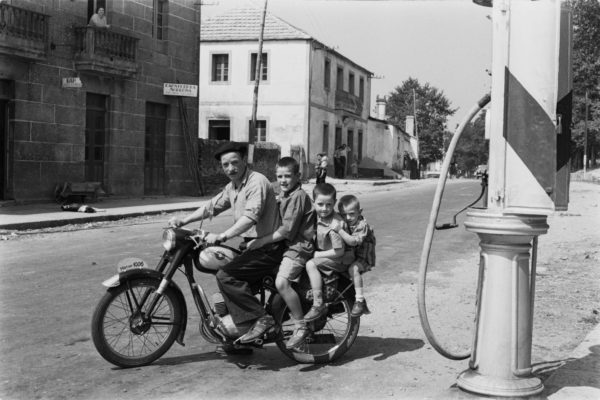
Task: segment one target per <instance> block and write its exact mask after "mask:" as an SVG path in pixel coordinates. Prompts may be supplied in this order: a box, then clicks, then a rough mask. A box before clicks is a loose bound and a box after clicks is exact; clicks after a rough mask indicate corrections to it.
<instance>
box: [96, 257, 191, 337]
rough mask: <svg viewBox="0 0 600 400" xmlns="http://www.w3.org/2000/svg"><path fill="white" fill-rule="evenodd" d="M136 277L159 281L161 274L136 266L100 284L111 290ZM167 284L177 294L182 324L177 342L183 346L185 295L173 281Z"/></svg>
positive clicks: (185, 310) (185, 323)
mask: <svg viewBox="0 0 600 400" xmlns="http://www.w3.org/2000/svg"><path fill="white" fill-rule="evenodd" d="M138 278H151V279H156V280H157V281H158V282H159V283H160V281H162V278H163V276H162V274H161V273H160V272H158V271H156V270H154V269H148V268H136V269H130V270H127V271H125V272H121V273H119V274H116V275H113V276H111V277H110V278H108V279H107V280H105V281H104V282H102V285H104V286H106V287H108V290H111V289H112V288H115V287H118V286H121V285H123V284H125V283H126V282H127V281H130V280H133V279H138ZM169 286H170V287H172V288H173V289H174V290H175V293H176V294H177V300H178V301H179V305H180V306H181V311H182V314H183V318H182V321H183V325H182V326H181V331H179V336H178V337H177V343H179V344H180V345H182V346H185V343H183V337H184V336H185V329H186V327H187V305H186V302H185V297H184V296H183V292H182V291H181V289H180V288H179V286H177V284H176V283H175V282H173V281H171V283H170V284H169Z"/></svg>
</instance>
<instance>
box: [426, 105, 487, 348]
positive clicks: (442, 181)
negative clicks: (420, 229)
mask: <svg viewBox="0 0 600 400" xmlns="http://www.w3.org/2000/svg"><path fill="white" fill-rule="evenodd" d="M490 99H491V96H490V94H489V93H488V94H486V95H485V96H483V97H482V98H481V99H480V100H479V101H478V102H477V104H476V105H474V106H473V107H472V108H471V109H470V110H469V113H468V114H467V116H466V117H465V118H464V119H463V120H462V122H461V124H460V125H459V127H458V128H457V129H456V132H454V135H453V136H452V140H451V141H450V145H449V146H448V150H447V151H446V156H445V157H444V162H443V163H442V170H441V172H440V178H439V180H438V183H437V187H436V189H435V195H434V197H433V205H432V206H431V214H430V215H429V223H428V224H427V230H426V232H425V241H424V242H423V251H422V252H421V261H420V264H419V288H418V297H417V303H418V305H419V318H420V319H421V326H422V327H423V331H424V332H425V336H426V337H427V340H428V341H429V343H430V344H431V346H433V348H434V349H436V350H437V352H438V353H440V354H441V355H443V356H444V357H446V358H449V359H451V360H464V359H466V358H469V356H470V355H471V353H470V352H469V353H464V354H454V353H451V352H449V351H447V350H446V349H444V348H443V347H442V346H441V345H440V344H439V343H438V341H437V340H436V338H435V335H434V334H433V331H432V330H431V326H430V325H429V319H428V318H427V306H426V304H425V282H426V278H427V264H428V262H429V254H430V252H431V243H432V241H433V232H434V230H435V224H436V222H437V217H438V214H439V211H440V204H441V202H442V195H443V194H444V187H445V185H446V176H447V175H448V169H449V168H450V161H451V160H452V156H453V155H454V150H455V149H456V144H457V143H458V139H460V135H461V134H462V132H463V130H464V129H465V127H466V126H467V124H468V123H469V122H470V121H471V119H472V118H473V117H474V116H475V115H476V114H477V113H478V112H479V111H480V110H481V109H482V108H483V107H485V105H486V104H487V103H489V102H490Z"/></svg>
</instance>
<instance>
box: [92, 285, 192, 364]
mask: <svg viewBox="0 0 600 400" xmlns="http://www.w3.org/2000/svg"><path fill="white" fill-rule="evenodd" d="M159 284H160V281H159V280H157V279H145V278H141V279H134V280H131V281H127V282H123V283H122V284H121V285H120V286H118V287H116V288H113V289H110V290H109V291H108V292H107V293H106V294H105V295H104V296H103V297H102V299H101V300H100V302H99V303H98V306H97V307H96V310H95V311H94V315H93V316H92V339H93V342H94V346H95V347H96V350H98V353H100V355H101V356H102V357H103V358H104V359H105V360H107V361H108V362H110V363H112V364H114V365H117V366H119V367H123V368H131V367H139V366H142V365H147V364H150V363H152V362H153V361H155V360H156V359H158V358H159V357H160V356H162V355H163V354H164V353H165V352H166V351H167V350H169V348H170V347H171V345H172V344H173V342H174V341H175V339H176V338H177V336H178V335H179V332H180V330H181V326H182V315H183V313H182V307H181V305H180V304H179V299H178V297H177V295H176V292H175V290H174V289H172V288H170V287H167V289H166V290H165V291H164V293H163V295H162V296H161V298H160V299H159V301H158V303H157V304H156V307H154V310H153V311H152V313H148V305H149V303H150V299H151V298H152V297H153V296H151V294H152V293H154V292H155V291H156V289H157V288H158V286H159Z"/></svg>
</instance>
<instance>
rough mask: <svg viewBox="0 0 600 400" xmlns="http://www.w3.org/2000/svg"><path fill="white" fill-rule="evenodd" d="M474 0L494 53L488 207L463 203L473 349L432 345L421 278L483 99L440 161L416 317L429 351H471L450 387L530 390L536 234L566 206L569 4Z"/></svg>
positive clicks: (536, 383) (511, 392) (537, 385)
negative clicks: (471, 249) (470, 243)
mask: <svg viewBox="0 0 600 400" xmlns="http://www.w3.org/2000/svg"><path fill="white" fill-rule="evenodd" d="M475 2H476V3H478V4H481V5H487V6H492V24H493V52H492V57H493V58H492V91H491V108H490V113H491V120H490V131H489V139H490V157H489V168H488V172H489V187H488V192H487V193H488V194H487V196H488V197H487V207H486V208H480V209H477V208H471V209H469V211H468V212H467V217H466V220H465V228H466V229H467V230H468V231H470V232H474V233H476V234H477V235H478V236H479V239H480V247H481V251H480V265H479V280H478V287H477V302H476V318H475V330H474V334H473V347H472V350H471V351H470V352H466V353H464V354H454V353H451V352H449V351H447V350H445V349H444V348H443V347H442V346H440V345H439V343H438V342H437V340H436V339H435V336H434V335H433V332H432V330H431V327H430V326H429V322H428V319H427V312H426V306H425V281H426V273H427V263H428V260H429V252H430V249H431V243H432V239H433V232H434V229H435V228H436V221H437V214H438V210H439V205H440V203H441V197H442V194H443V188H444V184H445V180H446V176H447V172H448V168H449V164H450V160H451V159H452V155H453V152H454V148H455V146H456V142H457V141H458V139H459V137H460V134H461V133H462V129H464V126H465V125H466V124H467V123H468V122H469V121H470V120H471V118H472V117H473V116H475V115H476V114H477V112H478V111H479V110H480V109H481V108H482V107H483V106H484V105H485V104H487V102H488V101H489V98H488V97H484V98H483V99H482V100H480V101H479V103H478V104H477V105H476V106H474V107H473V109H472V110H471V111H470V112H469V114H468V115H467V116H466V118H465V119H464V120H463V123H461V125H460V126H459V128H458V129H457V131H456V133H455V134H454V137H453V138H452V141H451V143H450V146H449V149H448V152H447V154H446V158H445V159H444V163H443V165H442V171H441V173H440V180H439V182H438V186H437V189H436V194H435V197H434V202H433V207H432V211H431V215H430V219H429V224H428V227H427V230H426V235H425V242H424V245H423V252H422V255H421V264H420V274H419V298H418V303H419V315H420V317H421V322H422V325H423V329H424V331H425V334H426V336H427V339H428V340H429V342H430V343H431V345H432V346H433V347H434V348H435V349H436V350H437V351H438V352H440V353H441V354H442V355H444V356H445V357H448V358H450V359H455V360H460V359H465V358H468V357H470V360H469V368H468V369H466V370H465V371H463V372H462V373H461V374H460V375H459V376H458V378H457V386H458V387H459V388H461V389H463V390H466V391H469V392H473V393H477V394H482V395H488V396H507V397H513V396H514V397H524V396H532V395H535V394H538V393H540V392H541V391H542V389H543V385H542V382H541V380H540V379H539V378H537V377H536V376H534V375H533V374H532V368H531V342H532V328H533V310H534V298H535V268H536V257H537V254H536V253H537V240H538V236H539V235H542V234H545V233H546V232H547V231H548V228H549V226H548V224H547V216H548V215H549V214H551V213H552V212H554V211H555V210H565V209H566V207H567V204H568V191H569V154H570V149H569V144H570V124H571V92H572V77H571V29H572V28H571V10H570V8H569V5H568V3H567V2H566V1H565V0H537V1H535V0H493V3H492V2H491V1H489V0H488V1H482V0H475ZM450 225H456V224H446V225H442V226H441V227H438V229H439V228H450V227H453V226H450Z"/></svg>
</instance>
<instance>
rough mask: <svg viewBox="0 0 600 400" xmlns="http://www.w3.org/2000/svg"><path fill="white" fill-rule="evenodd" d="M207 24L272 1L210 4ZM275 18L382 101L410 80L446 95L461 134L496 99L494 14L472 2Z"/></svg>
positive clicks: (297, 12) (382, 5)
mask: <svg viewBox="0 0 600 400" xmlns="http://www.w3.org/2000/svg"><path fill="white" fill-rule="evenodd" d="M203 4H204V5H203V6H202V19H205V18H209V17H211V16H213V15H216V14H220V13H222V12H224V11H226V10H227V9H230V8H238V7H255V8H260V9H262V7H263V6H264V0H203ZM267 10H268V11H269V12H270V13H272V14H274V15H276V16H278V17H280V18H282V19H283V20H285V21H287V22H289V23H291V24H292V25H294V26H296V27H297V28H300V29H302V30H303V31H305V32H307V33H308V34H310V35H311V36H313V37H314V38H316V39H318V40H319V41H321V42H323V43H324V44H326V45H327V46H330V47H333V48H335V49H336V51H338V52H339V53H341V54H343V55H344V56H346V57H348V58H350V59H351V60H353V61H355V62H356V63H358V64H359V65H361V66H363V67H365V68H366V69H368V70H369V71H371V72H373V73H374V77H373V79H372V81H371V106H372V107H371V108H373V107H374V105H375V97H376V96H378V95H379V96H383V95H388V94H389V93H390V92H392V91H393V90H394V88H396V87H397V86H400V85H401V84H402V82H403V81H404V80H406V79H408V78H409V77H412V78H416V79H418V80H419V82H420V83H421V84H425V83H429V84H430V85H432V86H434V87H436V88H438V89H440V90H441V91H443V92H444V94H445V95H446V97H447V98H448V100H450V102H451V106H452V107H453V108H457V109H458V110H457V111H456V113H455V114H454V116H452V117H450V118H449V120H448V129H450V130H454V129H455V128H456V125H457V124H458V123H459V122H460V121H461V120H462V119H463V118H464V116H465V114H466V113H467V112H468V110H469V109H470V108H471V107H472V106H473V105H474V104H475V103H476V102H477V101H478V100H479V99H480V98H481V97H482V96H483V95H484V94H485V93H487V92H489V91H490V86H491V77H490V76H489V75H488V72H487V71H486V70H490V69H491V61H492V37H491V33H492V24H491V20H490V19H489V18H488V16H489V15H490V14H491V8H487V7H482V6H479V5H477V4H475V3H473V2H472V1H471V0H410V1H409V0H362V1H361V0H268V3H267Z"/></svg>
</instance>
